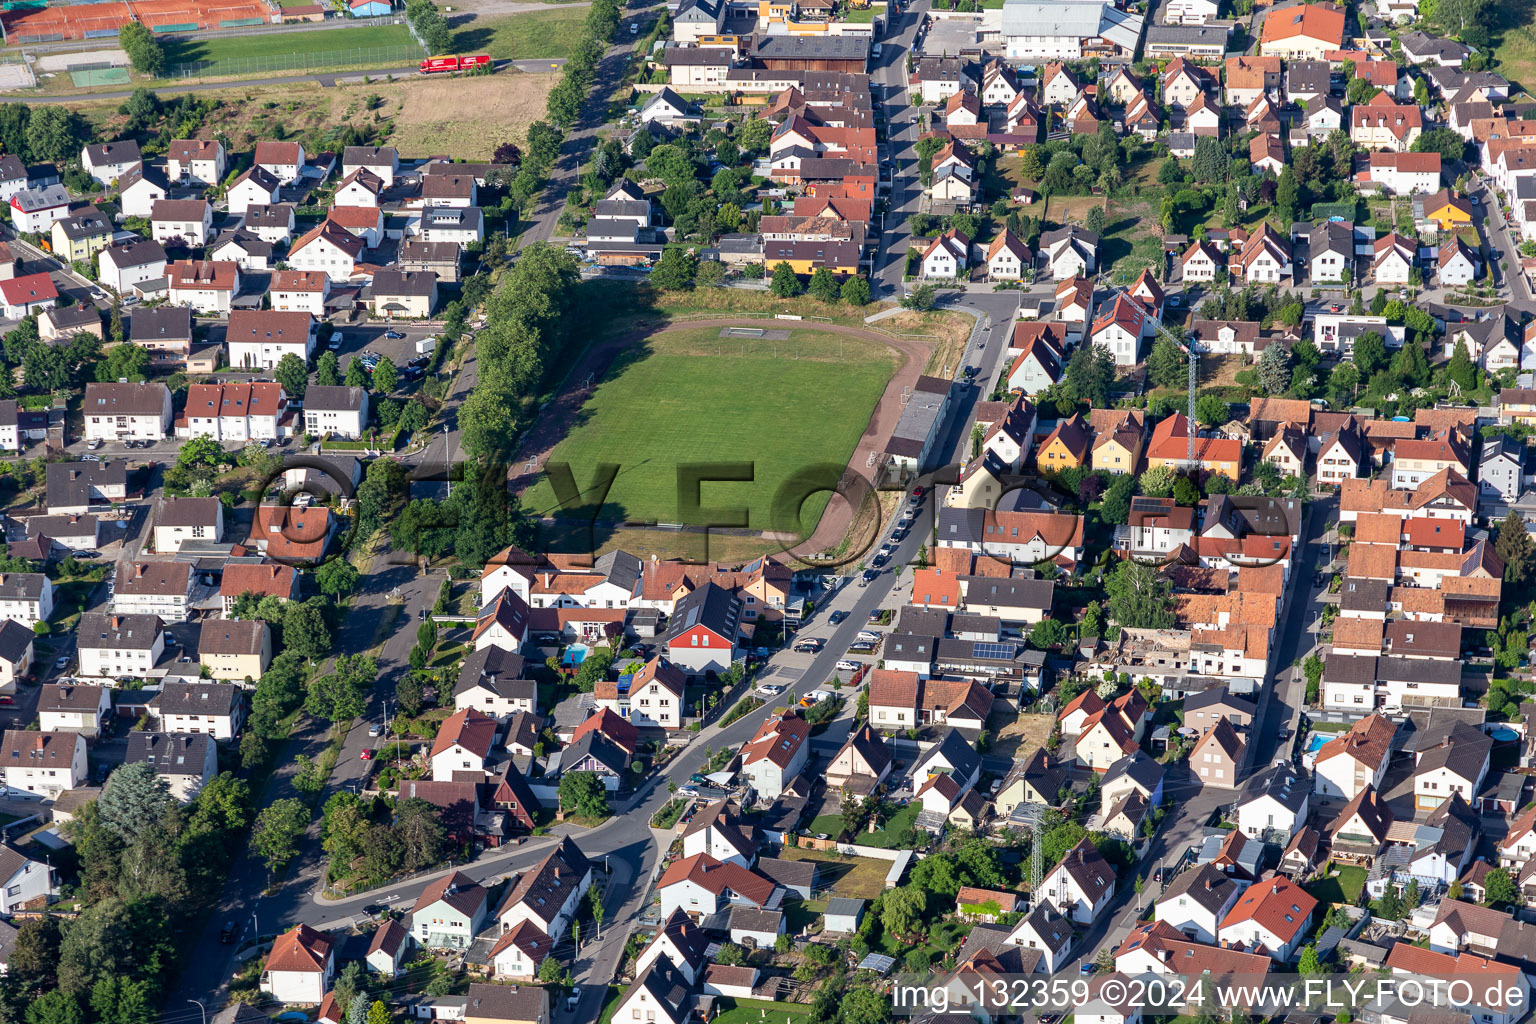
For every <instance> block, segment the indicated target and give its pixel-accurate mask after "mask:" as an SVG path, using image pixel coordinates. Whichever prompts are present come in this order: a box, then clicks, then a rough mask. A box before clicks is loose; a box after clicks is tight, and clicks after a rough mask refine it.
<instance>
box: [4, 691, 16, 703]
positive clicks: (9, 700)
mask: <svg viewBox="0 0 1536 1024" xmlns="http://www.w3.org/2000/svg"><path fill="white" fill-rule="evenodd" d="M15 703H16V698H15V697H12V696H11V695H10V694H8V693H0V704H15Z"/></svg>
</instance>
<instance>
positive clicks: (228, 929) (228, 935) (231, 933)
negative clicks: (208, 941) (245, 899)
mask: <svg viewBox="0 0 1536 1024" xmlns="http://www.w3.org/2000/svg"><path fill="white" fill-rule="evenodd" d="M239 934H240V925H239V923H238V922H235V921H229V922H227V923H225V925H224V928H223V930H222V931H220V932H219V941H220V942H222V943H224V945H226V946H227V945H229V944H230V943H232V942H234V941H235V936H237V935H239Z"/></svg>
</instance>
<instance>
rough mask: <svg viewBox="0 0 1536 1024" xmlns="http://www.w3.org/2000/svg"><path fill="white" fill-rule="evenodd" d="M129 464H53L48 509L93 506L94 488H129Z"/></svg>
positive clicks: (49, 480) (49, 467) (49, 470)
mask: <svg viewBox="0 0 1536 1024" xmlns="http://www.w3.org/2000/svg"><path fill="white" fill-rule="evenodd" d="M127 485H128V463H126V462H121V461H119V462H50V463H49V464H48V485H47V489H48V506H49V507H50V508H54V507H64V508H78V507H80V506H82V505H89V504H91V487H92V486H95V488H96V489H97V490H106V489H107V488H112V487H127Z"/></svg>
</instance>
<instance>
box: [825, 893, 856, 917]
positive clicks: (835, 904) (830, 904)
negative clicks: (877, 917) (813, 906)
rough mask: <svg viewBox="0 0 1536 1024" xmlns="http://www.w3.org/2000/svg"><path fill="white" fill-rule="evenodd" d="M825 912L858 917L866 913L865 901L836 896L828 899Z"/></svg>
mask: <svg viewBox="0 0 1536 1024" xmlns="http://www.w3.org/2000/svg"><path fill="white" fill-rule="evenodd" d="M823 913H825V914H828V915H830V916H836V917H858V916H859V915H860V914H862V913H864V901H863V900H855V899H849V898H848V897H846V896H834V897H832V898H831V899H829V900H827V909H826V910H825V911H823Z"/></svg>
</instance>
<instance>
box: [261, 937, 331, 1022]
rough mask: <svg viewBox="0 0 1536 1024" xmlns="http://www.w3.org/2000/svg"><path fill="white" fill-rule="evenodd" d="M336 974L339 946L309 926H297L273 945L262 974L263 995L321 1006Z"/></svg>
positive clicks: (289, 1001) (282, 1000) (281, 1000)
mask: <svg viewBox="0 0 1536 1024" xmlns="http://www.w3.org/2000/svg"><path fill="white" fill-rule="evenodd" d="M335 973H336V950H335V943H334V942H332V940H331V938H330V936H328V935H325V934H323V933H321V932H317V931H315V930H314V929H313V928H311V927H310V926H309V925H307V924H300V925H295V926H294V928H293V930H292V931H288V932H284V933H283V934H281V935H279V936H278V937H277V940H276V941H275V942H273V943H272V952H270V953H268V954H267V962H266V964H265V965H264V966H263V968H262V972H261V991H263V992H265V993H267V994H268V995H270V996H271V997H272V998H273V999H274V1000H276V1001H277V1002H279V1003H289V1004H296V1005H304V1006H313V1005H319V1003H320V1000H322V999H324V998H325V994H326V993H327V992H329V991H330V989H331V978H332V977H334V975H335Z"/></svg>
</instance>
